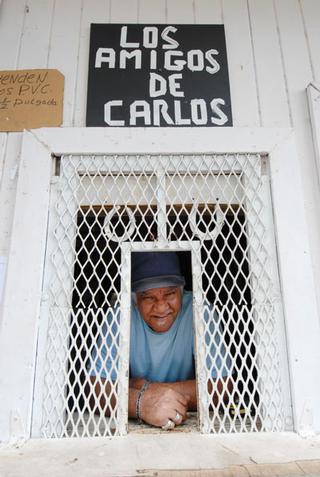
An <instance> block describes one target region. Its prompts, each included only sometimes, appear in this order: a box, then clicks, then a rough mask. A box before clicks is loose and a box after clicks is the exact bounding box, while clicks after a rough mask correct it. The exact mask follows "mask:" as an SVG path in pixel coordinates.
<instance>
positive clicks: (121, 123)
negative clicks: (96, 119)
mask: <svg viewBox="0 0 320 477" xmlns="http://www.w3.org/2000/svg"><path fill="white" fill-rule="evenodd" d="M122 105H123V101H121V100H118V101H108V103H106V104H105V105H104V120H105V122H106V124H108V126H124V125H125V122H124V121H123V120H115V119H112V118H111V112H112V111H111V108H116V107H121V106H122Z"/></svg>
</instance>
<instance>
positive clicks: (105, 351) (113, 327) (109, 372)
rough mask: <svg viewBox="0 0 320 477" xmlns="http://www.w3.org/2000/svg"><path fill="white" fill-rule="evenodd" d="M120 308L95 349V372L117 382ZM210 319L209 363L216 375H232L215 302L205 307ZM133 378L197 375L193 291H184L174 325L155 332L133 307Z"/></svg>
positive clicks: (172, 379)
mask: <svg viewBox="0 0 320 477" xmlns="http://www.w3.org/2000/svg"><path fill="white" fill-rule="evenodd" d="M119 315H120V313H119V308H117V309H116V310H115V311H114V317H113V319H112V315H111V314H110V315H108V316H107V320H106V322H105V324H104V325H103V327H102V333H101V335H102V336H101V335H100V336H99V338H98V340H97V343H96V345H95V346H94V348H93V352H92V362H91V368H92V369H91V371H90V374H91V375H100V376H101V377H103V378H107V379H110V378H111V380H113V381H115V379H116V377H117V367H118V362H117V355H118V342H119V338H118V333H117V331H118V326H119V320H120V316H119ZM204 317H205V322H206V332H205V342H206V345H207V356H206V364H207V368H208V370H210V374H211V377H212V378H214V379H215V378H217V376H218V370H220V373H221V374H220V376H226V375H228V374H230V369H231V365H230V358H229V357H227V358H226V349H225V346H224V344H223V343H222V341H221V338H220V335H221V333H220V328H219V324H218V315H217V313H216V312H215V311H213V308H212V305H207V306H205V307H204ZM130 377H132V378H136V377H144V378H146V379H148V380H150V381H160V382H176V381H185V380H188V379H194V378H195V369H194V333H193V313H192V293H191V292H187V291H184V293H183V299H182V306H181V310H180V312H179V313H178V315H177V318H176V319H175V321H174V323H173V324H172V326H171V328H170V329H169V330H168V331H166V332H164V333H156V332H155V331H153V330H152V329H151V328H150V327H149V326H148V325H147V324H146V323H145V321H144V320H143V318H142V317H141V315H140V313H139V311H138V309H137V307H136V305H135V304H132V308H131V335H130Z"/></svg>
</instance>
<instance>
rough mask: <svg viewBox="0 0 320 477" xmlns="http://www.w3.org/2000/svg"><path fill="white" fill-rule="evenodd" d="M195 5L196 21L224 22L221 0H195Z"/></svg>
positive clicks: (205, 22)
mask: <svg viewBox="0 0 320 477" xmlns="http://www.w3.org/2000/svg"><path fill="white" fill-rule="evenodd" d="M194 7H195V10H194V12H195V23H203V24H218V23H219V24H220V23H223V20H222V5H221V0H194Z"/></svg>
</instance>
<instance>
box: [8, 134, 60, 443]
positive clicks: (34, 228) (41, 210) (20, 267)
mask: <svg viewBox="0 0 320 477" xmlns="http://www.w3.org/2000/svg"><path fill="white" fill-rule="evenodd" d="M50 159H51V157H50V153H49V151H48V149H47V148H46V147H45V146H44V145H43V144H42V143H41V142H39V141H38V140H36V139H35V138H34V136H32V135H30V134H26V135H25V136H24V141H23V146H22V157H21V165H20V172H19V180H18V186H17V197H16V208H15V214H14V219H13V233H12V240H11V247H10V251H9V257H10V258H9V262H8V269H7V281H6V287H5V291H4V298H3V315H2V316H3V321H2V327H1V334H0V377H1V378H0V379H1V386H0V389H1V397H0V402H1V406H0V429H1V431H0V441H1V440H4V441H8V440H10V439H13V440H14V441H16V440H19V439H24V438H26V437H28V436H29V434H30V425H31V410H32V394H33V380H34V374H35V358H36V343H37V332H38V319H39V310H40V302H41V287H42V274H43V263H44V255H45V246H46V228H47V217H48V204H49V188H50V172H51V160H50Z"/></svg>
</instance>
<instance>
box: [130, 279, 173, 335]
mask: <svg viewBox="0 0 320 477" xmlns="http://www.w3.org/2000/svg"><path fill="white" fill-rule="evenodd" d="M181 302H182V294H181V289H180V287H175V286H174V287H163V288H152V289H150V290H146V291H144V292H138V293H137V306H138V310H139V312H140V314H141V316H142V318H143V320H144V321H145V323H146V324H147V325H148V326H150V328H151V329H152V330H153V331H156V332H157V333H163V332H165V331H168V330H169V329H170V328H171V326H172V324H173V322H174V320H175V319H176V317H177V315H178V313H179V311H180V309H181Z"/></svg>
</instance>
